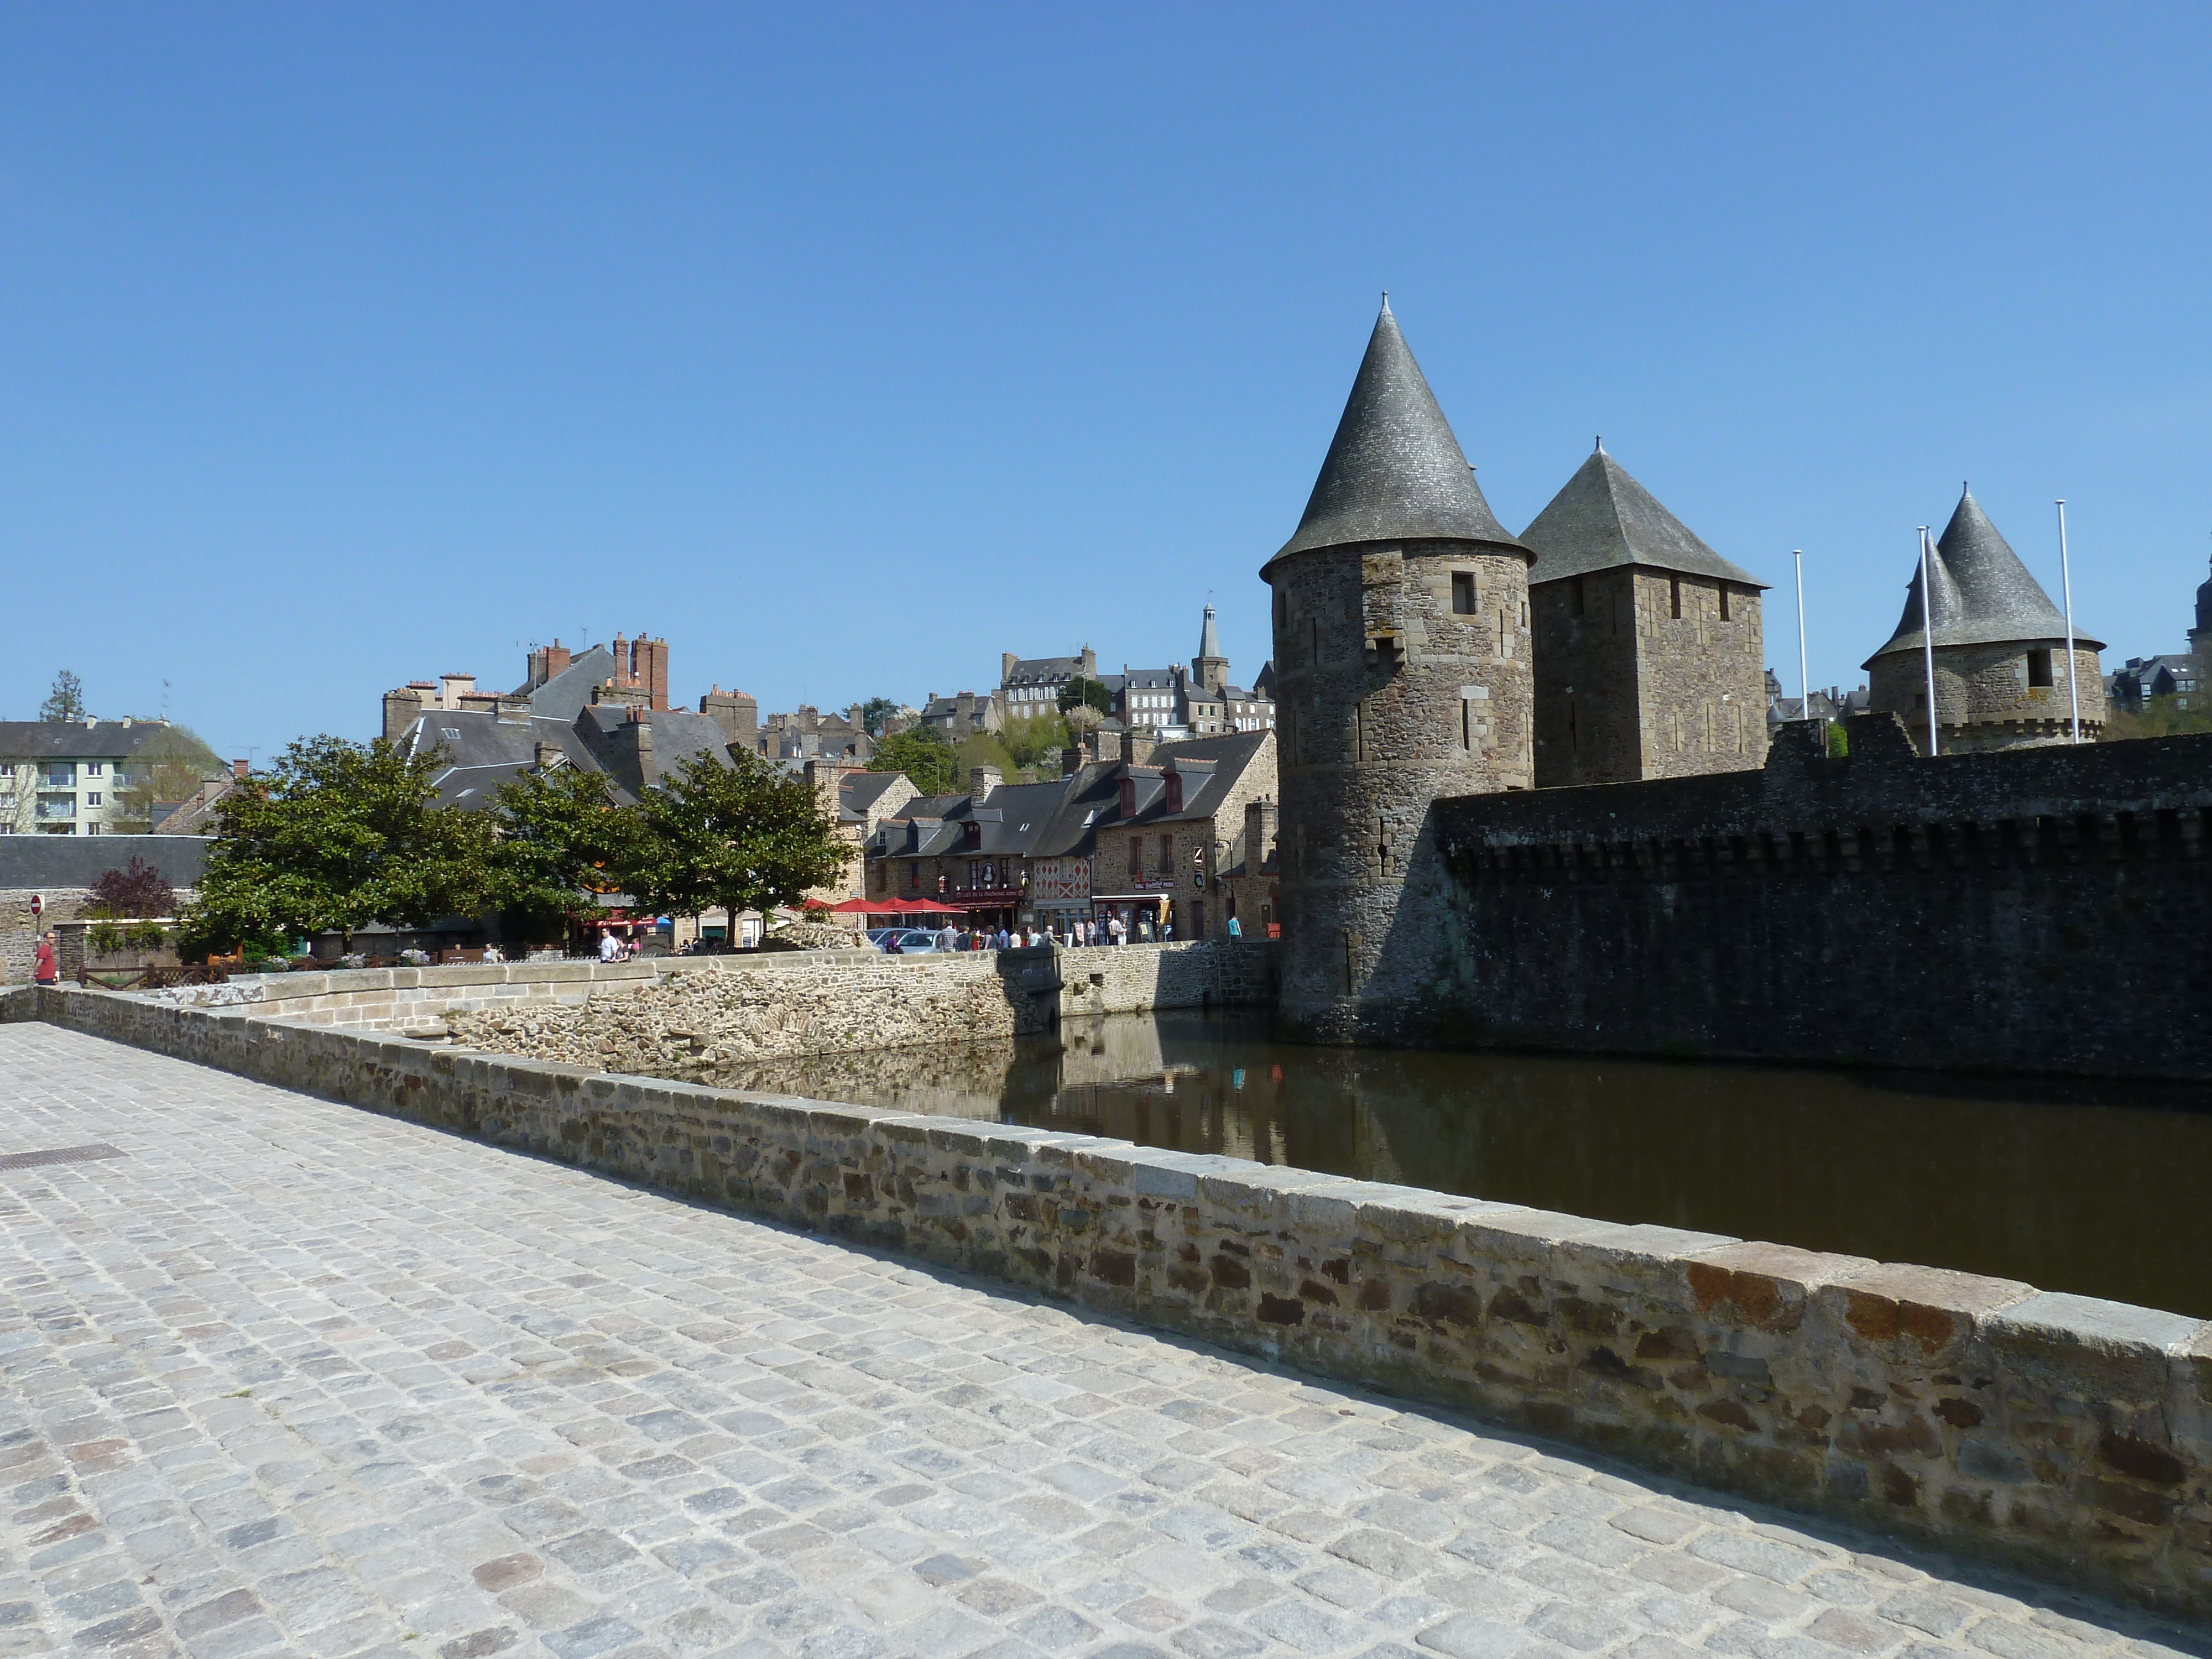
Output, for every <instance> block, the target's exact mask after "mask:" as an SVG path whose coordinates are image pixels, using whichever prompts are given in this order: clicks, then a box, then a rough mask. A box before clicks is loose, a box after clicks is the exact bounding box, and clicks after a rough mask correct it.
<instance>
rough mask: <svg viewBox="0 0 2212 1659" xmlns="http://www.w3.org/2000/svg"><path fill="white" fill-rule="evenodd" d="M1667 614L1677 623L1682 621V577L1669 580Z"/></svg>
mask: <svg viewBox="0 0 2212 1659" xmlns="http://www.w3.org/2000/svg"><path fill="white" fill-rule="evenodd" d="M1667 614H1668V616H1670V617H1673V618H1674V620H1675V621H1676V622H1680V621H1681V620H1682V579H1681V578H1680V576H1669V577H1668V578H1667Z"/></svg>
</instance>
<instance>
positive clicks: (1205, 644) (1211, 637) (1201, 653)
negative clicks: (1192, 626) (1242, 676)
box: [1191, 605, 1221, 662]
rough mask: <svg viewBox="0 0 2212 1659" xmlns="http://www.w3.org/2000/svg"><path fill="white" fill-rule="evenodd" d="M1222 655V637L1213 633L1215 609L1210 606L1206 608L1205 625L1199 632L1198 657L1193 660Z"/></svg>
mask: <svg viewBox="0 0 2212 1659" xmlns="http://www.w3.org/2000/svg"><path fill="white" fill-rule="evenodd" d="M1220 654H1221V636H1220V635H1218V634H1216V633H1215V632H1214V631H1213V607H1212V605H1208V606H1206V622H1205V624H1204V625H1203V626H1202V627H1200V629H1199V630H1198V657H1193V658H1192V659H1191V660H1192V661H1193V662H1196V661H1197V660H1198V659H1199V657H1218V656H1220Z"/></svg>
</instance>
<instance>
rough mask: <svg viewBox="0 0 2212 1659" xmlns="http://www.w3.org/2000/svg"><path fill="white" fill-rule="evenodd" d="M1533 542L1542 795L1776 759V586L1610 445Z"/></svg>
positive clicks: (1531, 530) (1541, 522)
mask: <svg viewBox="0 0 2212 1659" xmlns="http://www.w3.org/2000/svg"><path fill="white" fill-rule="evenodd" d="M1521 539H1522V541H1524V542H1526V543H1527V544H1528V546H1529V547H1530V548H1531V549H1533V550H1534V552H1535V555H1536V562H1535V564H1534V566H1533V567H1532V568H1530V570H1529V572H1528V614H1529V618H1530V622H1531V623H1532V625H1533V631H1534V636H1535V667H1536V787H1538V788H1540V789H1549V788H1552V787H1555V786H1557V785H1560V784H1571V783H1625V782H1628V781H1632V780H1634V779H1638V778H1679V777H1686V776H1689V775H1692V774H1694V773H1700V772H1733V771H1741V770H1746V769H1751V768H1754V767H1759V766H1763V765H1765V763H1766V653H1765V640H1764V638H1763V636H1762V634H1761V628H1760V618H1759V611H1760V604H1759V597H1760V594H1761V592H1763V591H1764V589H1765V583H1763V582H1761V581H1759V580H1757V579H1756V578H1755V577H1753V576H1752V575H1751V574H1749V573H1747V572H1746V571H1743V570H1741V569H1739V568H1737V567H1736V566H1735V565H1733V564H1730V563H1729V562H1728V561H1727V560H1726V559H1724V558H1723V557H1721V556H1720V555H1719V554H1717V553H1716V552H1714V551H1713V550H1712V549H1711V548H1710V547H1708V546H1706V545H1705V543H1704V542H1703V541H1701V540H1700V539H1699V538H1698V536H1697V535H1696V533H1695V532H1692V530H1691V529H1690V527H1689V526H1687V525H1686V524H1684V523H1683V522H1682V521H1681V520H1680V519H1678V518H1676V517H1675V516H1674V514H1673V513H1669V512H1668V510H1667V509H1666V508H1665V507H1662V506H1661V505H1660V504H1659V502H1658V501H1657V500H1656V498H1655V497H1654V496H1653V495H1652V494H1651V492H1650V490H1648V489H1645V488H1644V486H1643V485H1642V484H1640V483H1637V481H1636V480H1635V479H1634V478H1632V477H1629V475H1628V472H1627V471H1626V469H1625V468H1624V467H1622V466H1621V465H1620V462H1618V461H1616V460H1614V459H1613V457H1612V456H1610V455H1608V454H1607V453H1606V452H1605V445H1604V443H1603V442H1602V441H1601V442H1600V443H1599V444H1598V447H1597V450H1596V453H1594V454H1592V455H1591V456H1590V458H1589V459H1588V460H1586V461H1584V462H1583V464H1582V465H1581V467H1580V468H1579V469H1578V470H1577V471H1576V473H1575V476H1574V477H1571V478H1570V479H1568V480H1567V482H1566V484H1565V487H1564V488H1563V489H1561V490H1560V491H1559V494H1558V495H1554V496H1553V498H1552V503H1551V505H1550V506H1548V507H1546V508H1545V509H1544V510H1543V511H1542V512H1541V513H1538V514H1537V515H1536V519H1535V521H1534V523H1532V524H1531V525H1530V526H1528V528H1527V529H1526V530H1524V531H1522V532H1521Z"/></svg>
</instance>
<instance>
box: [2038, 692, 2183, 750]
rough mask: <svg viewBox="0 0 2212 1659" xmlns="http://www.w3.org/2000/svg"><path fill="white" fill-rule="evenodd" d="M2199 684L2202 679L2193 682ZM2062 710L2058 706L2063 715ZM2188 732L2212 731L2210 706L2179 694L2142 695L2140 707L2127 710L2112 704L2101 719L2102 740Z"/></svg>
mask: <svg viewBox="0 0 2212 1659" xmlns="http://www.w3.org/2000/svg"><path fill="white" fill-rule="evenodd" d="M2197 683H2198V684H2200V685H2201V684H2203V681H2202V680H2199V681H2198V682H2197ZM2184 702H2197V704H2198V706H2197V707H2196V708H2183V707H2182V706H2181V705H2182V704H2183V703H2184ZM2065 715H2066V711H2065V709H2064V708H2061V709H2060V710H2059V716H2060V718H2061V719H2064V718H2065ZM2185 732H2212V708H2207V707H2205V706H2204V705H2203V702H2202V701H2201V700H2200V699H2195V698H2183V697H2145V698H2144V699H2143V706H2142V711H2141V712H2140V713H2137V714H2129V713H2127V712H2126V711H2125V710H2124V709H2119V708H2115V709H2113V710H2112V711H2111V712H2110V713H2109V714H2107V715H2106V719H2105V741H2106V742H2107V743H2119V742H2124V741H2125V740H2127V739H2129V738H2173V737H2179V736H2181V735H2182V734H2183V733H2185Z"/></svg>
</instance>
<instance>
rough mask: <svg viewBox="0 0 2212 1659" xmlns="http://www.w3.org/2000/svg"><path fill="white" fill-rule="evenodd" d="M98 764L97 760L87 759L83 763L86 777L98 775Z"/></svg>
mask: <svg viewBox="0 0 2212 1659" xmlns="http://www.w3.org/2000/svg"><path fill="white" fill-rule="evenodd" d="M84 775H85V776H87V777H88V778H96V777H98V776H99V775H100V763H99V762H98V761H87V762H86V763H84Z"/></svg>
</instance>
